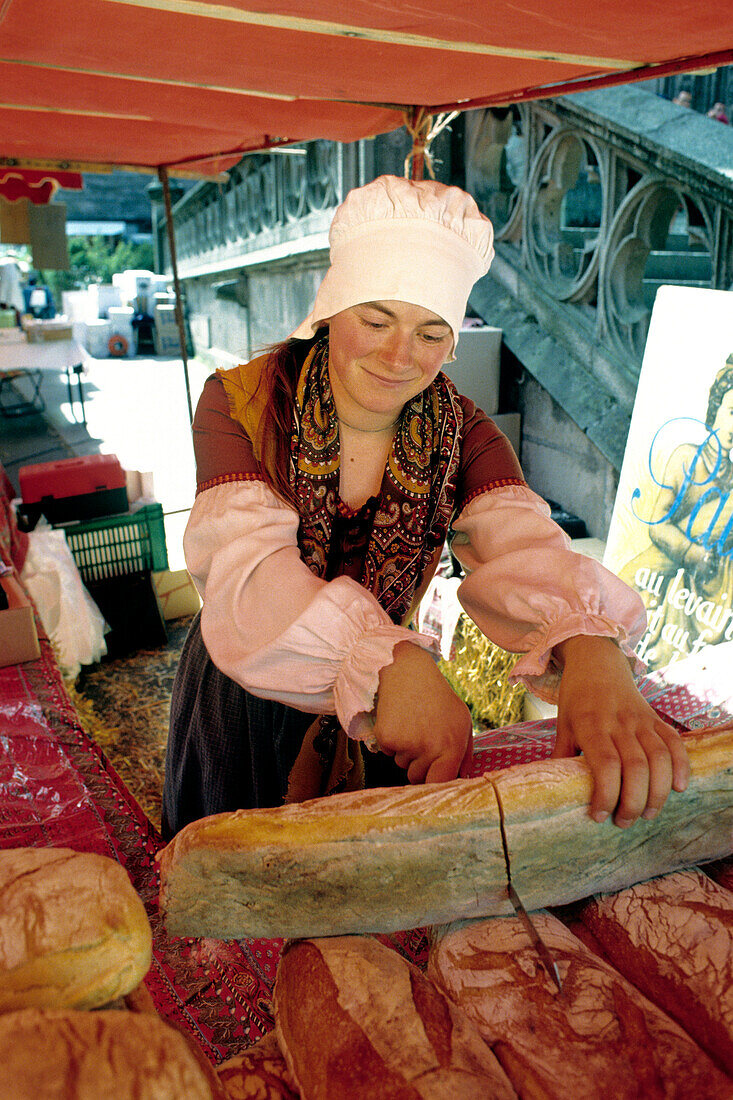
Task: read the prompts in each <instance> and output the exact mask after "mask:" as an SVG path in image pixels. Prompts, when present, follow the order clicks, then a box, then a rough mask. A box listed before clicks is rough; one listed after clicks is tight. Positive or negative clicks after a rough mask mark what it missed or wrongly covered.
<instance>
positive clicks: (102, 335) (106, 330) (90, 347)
mask: <svg viewBox="0 0 733 1100" xmlns="http://www.w3.org/2000/svg"><path fill="white" fill-rule="evenodd" d="M111 335H112V325H111V324H110V322H109V321H103V320H101V319H100V320H97V321H87V351H88V352H89V354H90V355H91V356H92V358H94V359H107V358H109V338H110V336H111Z"/></svg>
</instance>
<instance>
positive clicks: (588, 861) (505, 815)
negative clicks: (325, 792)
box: [160, 731, 733, 939]
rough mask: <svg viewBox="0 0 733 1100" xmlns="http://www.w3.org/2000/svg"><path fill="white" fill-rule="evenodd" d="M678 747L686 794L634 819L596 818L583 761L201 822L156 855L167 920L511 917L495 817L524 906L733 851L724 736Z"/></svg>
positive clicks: (337, 922) (215, 927)
mask: <svg viewBox="0 0 733 1100" xmlns="http://www.w3.org/2000/svg"><path fill="white" fill-rule="evenodd" d="M687 744H688V749H689V753H690V759H691V766H692V778H691V780H690V785H689V787H688V789H687V791H685V792H682V793H678V792H672V794H671V795H670V796H669V798H668V799H667V802H666V803H665V805H664V807H663V809H662V811H661V812H660V814H659V815H658V816H657V817H656V818H655V819H654V820H653V821H646V820H640V821H638V822H636V824H635V825H633V826H632V827H631V828H630V829H618V828H616V826H614V825H613V823H612V821H611V820H610V819H609V820H608V821H606V822H605V823H604V824H603V825H598V824H596V823H595V822H594V821H592V820H591V819H590V817H589V816H588V806H589V803H590V798H591V791H592V785H593V784H592V778H591V775H590V771H589V769H588V767H587V765H586V763H585V761H584V760H582V759H581V758H578V759H570V760H544V761H535V762H533V763H531V764H520V765H517V766H516V767H513V768H509V769H506V770H503V771H499V772H494V773H492V774H491V775H489V776H484V777H482V778H480V779H457V780H454V781H453V782H451V783H442V784H434V785H430V786H427V787H416V788H409V787H408V788H404V787H399V788H386V789H383V790H375V791H356V792H353V793H349V794H341V795H332V796H331V797H330V798H323V799H314V800H312V801H309V802H303V803H301V804H298V805H288V806H282V807H277V808H275V809H267V810H239V811H237V812H235V813H229V814H219V815H217V816H216V817H211V818H204V819H202V820H201V821H194V822H192V823H191V824H190V825H187V826H186V828H185V829H183V830H182V831H181V832H180V833H179V834H178V836H176V837H175V838H174V839H173V841H172V842H171V843H170V844H169V845H168V846H167V848H165V849H164V851H163V852H162V853H161V856H160V872H161V894H160V901H161V908H162V910H163V912H164V914H165V920H166V927H167V929H168V931H169V932H170V933H172V934H174V935H181V936H189V935H190V936H216V937H219V938H224V939H227V938H236V937H242V936H271V937H272V936H283V937H295V936H321V935H339V934H344V933H355V932H360V933H361V932H392V931H398V930H400V929H405V928H413V927H417V926H422V925H426V924H435V923H441V922H445V921H450V920H454V919H460V918H465V917H479V916H492V915H502V914H509V913H511V912H512V910H511V906H510V905H509V902H508V900H507V868H506V861H505V858H504V854H503V838H502V827H503V830H504V834H505V839H506V846H507V852H508V859H509V864H510V869H511V876H512V881H513V882H514V884H515V886H516V888H517V890H518V892H519V896H520V897H521V898H522V900H523V901H524V903H525V905H526V906H527V907H528V908H529V909H538V908H541V907H542V906H545V905H558V904H564V903H567V902H570V901H574V900H576V899H578V898H582V897H587V896H588V895H590V894H593V893H598V892H600V891H608V890H617V889H620V888H622V887H624V886H628V885H630V884H632V883H634V882H640V881H642V880H644V879H647V878H651V877H653V876H655V875H660V874H664V873H665V872H667V871H672V870H676V869H677V868H680V867H685V866H690V865H691V864H695V863H700V862H702V861H705V860H711V859H717V858H719V857H721V856H723V855H728V854H730V852H731V851H733V731H724V732H722V733H713V734H710V735H707V736H706V735H701V736H699V737H691V738H689V739H688V742H687ZM497 799H498V802H497ZM500 815H501V820H500Z"/></svg>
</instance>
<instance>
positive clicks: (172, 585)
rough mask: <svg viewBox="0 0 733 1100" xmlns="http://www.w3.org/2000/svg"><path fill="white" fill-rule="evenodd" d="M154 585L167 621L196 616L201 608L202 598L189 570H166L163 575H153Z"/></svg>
mask: <svg viewBox="0 0 733 1100" xmlns="http://www.w3.org/2000/svg"><path fill="white" fill-rule="evenodd" d="M153 585H154V587H155V594H156V596H157V597H158V604H159V606H160V610H161V612H162V615H163V618H164V619H166V620H167V619H182V618H184V617H186V616H188V615H195V614H196V612H197V611H198V610H199V608H200V607H201V597H200V596H199V594H198V592H197V591H196V586H195V585H194V583H193V581H192V580H191V577H190V576H189V573H188V570H187V569H176V570H173V571H171V570H168V569H166V570H165V571H164V572H162V573H153Z"/></svg>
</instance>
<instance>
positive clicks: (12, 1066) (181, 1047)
mask: <svg viewBox="0 0 733 1100" xmlns="http://www.w3.org/2000/svg"><path fill="white" fill-rule="evenodd" d="M213 1077H214V1080H215V1075H213ZM216 1088H217V1090H218V1085H217V1086H216ZM222 1095H223V1093H219V1095H218V1096H217V1092H215V1091H213V1090H212V1088H211V1085H210V1082H209V1081H208V1080H207V1076H206V1074H205V1073H204V1072H203V1071H202V1069H201V1067H200V1065H199V1062H198V1060H197V1058H196V1057H195V1055H194V1054H193V1053H192V1051H191V1049H190V1048H189V1046H188V1044H187V1043H186V1041H185V1040H184V1038H183V1036H182V1035H180V1034H179V1033H178V1032H177V1031H175V1030H174V1029H173V1028H170V1027H168V1025H167V1024H164V1023H163V1021H162V1020H160V1019H159V1018H157V1017H155V1016H150V1015H148V1014H146V1013H136V1012H117V1011H109V1010H102V1011H99V1012H77V1011H74V1010H70V1011H45V1010H42V1009H35V1008H28V1009H23V1010H22V1011H20V1012H7V1013H5V1014H4V1015H3V1016H0V1096H2V1098H3V1100H184V1098H185V1100H220V1097H221V1096H222Z"/></svg>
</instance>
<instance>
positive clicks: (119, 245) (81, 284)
mask: <svg viewBox="0 0 733 1100" xmlns="http://www.w3.org/2000/svg"><path fill="white" fill-rule="evenodd" d="M68 249H69V270H68V271H45V272H42V273H41V274H42V275H43V281H44V282H46V283H47V285H48V286H49V287H50V288H51V292H52V293H53V296H54V299H55V300H56V303H57V308H60V303H61V294H62V292H63V291H64V290H84V289H86V287H88V286H90V285H91V284H92V283H111V282H112V276H113V275H115V274H117V273H118V272H120V271H128V270H137V271H152V270H153V246H152V244H151V243H150V242H148V241H145V242H134V241H125V240H116V239H115V238H109V237H102V236H94V237H76V236H74V237H69V240H68Z"/></svg>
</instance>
